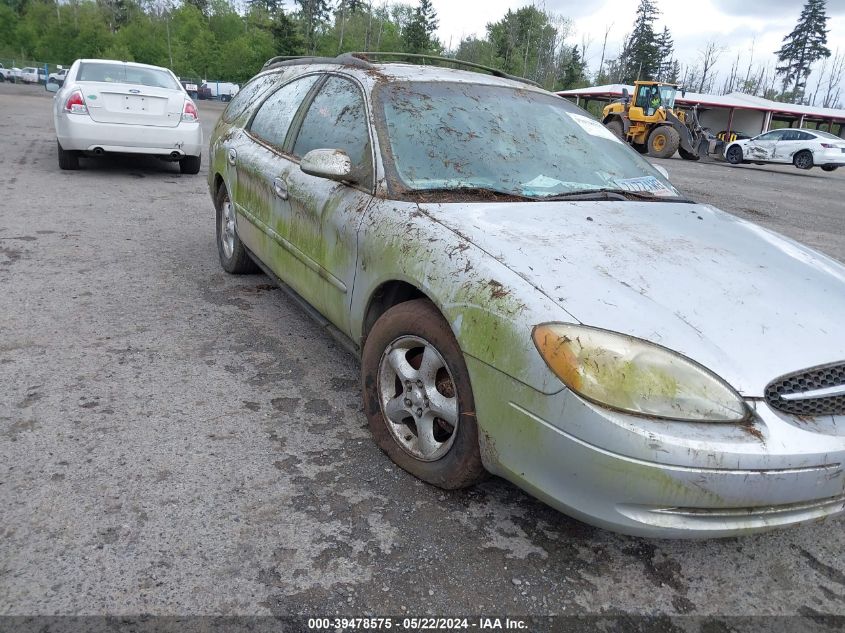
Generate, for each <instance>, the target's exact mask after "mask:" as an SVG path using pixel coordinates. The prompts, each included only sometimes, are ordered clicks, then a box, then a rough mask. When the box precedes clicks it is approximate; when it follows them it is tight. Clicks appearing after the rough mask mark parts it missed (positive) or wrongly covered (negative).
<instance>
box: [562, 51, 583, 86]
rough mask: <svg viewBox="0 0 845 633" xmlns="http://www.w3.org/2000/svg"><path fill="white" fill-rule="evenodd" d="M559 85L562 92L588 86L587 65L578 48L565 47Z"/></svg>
mask: <svg viewBox="0 0 845 633" xmlns="http://www.w3.org/2000/svg"><path fill="white" fill-rule="evenodd" d="M558 84H559V87H560V90H569V89H571V88H579V87H581V86H583V85H586V84H587V63H586V62H585V61H584V57H583V55H582V54H581V51H579V50H578V47H577V46H572V47H569V46H564V48H563V51H562V53H561V64H560V75H559V78H558Z"/></svg>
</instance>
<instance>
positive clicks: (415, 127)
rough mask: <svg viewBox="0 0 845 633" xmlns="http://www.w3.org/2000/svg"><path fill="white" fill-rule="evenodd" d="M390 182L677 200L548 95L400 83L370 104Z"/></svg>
mask: <svg viewBox="0 0 845 633" xmlns="http://www.w3.org/2000/svg"><path fill="white" fill-rule="evenodd" d="M375 101H376V104H377V111H378V115H379V116H380V117H381V118H382V124H383V126H384V129H385V130H386V132H387V137H388V138H387V139H386V140H387V142H386V143H385V142H384V141H383V142H382V144H383V145H386V147H385V152H386V154H387V155H386V156H385V164H386V166H387V169H388V170H389V171H393V172H394V173H393V174H392V175H391V180H395V181H398V184H399V185H400V186H401V187H403V188H405V189H406V190H411V191H425V190H444V189H446V190H451V189H465V190H469V189H483V190H487V191H489V190H494V191H498V192H502V193H507V194H513V195H519V196H526V197H532V198H543V197H548V196H556V195H562V194H566V193H567V192H581V191H592V190H599V189H613V190H624V191H631V192H643V193H645V194H653V195H656V196H663V197H676V196H678V195H679V194H678V192H677V191H676V190H675V188H674V187H672V185H671V184H670V183H669V182H668V181H667V180H666V179H665V178H664V177H663V176H662V175H661V174H660V173H659V172H658V171H657V170H656V169H655V168H654V167H652V165H651V164H650V163H648V162H647V161H646V160H644V159H642V158H641V157H640V156H639V155H638V154H637V153H636V152H634V150H632V149H631V148H630V147H628V146H627V145H626V144H625V143H623V142H622V141H620V140H619V139H618V138H617V137H616V136H614V135H613V134H612V133H611V132H610V131H609V130H608V129H607V128H605V127H604V126H603V125H602V124H601V123H599V122H598V121H596V120H595V119H593V118H591V117H590V116H588V115H587V113H586V112H584V111H583V110H581V109H580V108H577V107H576V106H574V105H573V104H571V103H569V102H568V101H566V100H564V99H562V98H560V97H555V96H554V95H551V94H546V93H541V92H537V91H534V90H524V89H518V88H513V87H508V86H492V85H481V84H467V83H440V82H436V83H435V82H431V83H424V82H414V83H410V82H396V83H390V84H383V85H382V86H381V87H380V88H379V89H378V93H377V96H376V99H375Z"/></svg>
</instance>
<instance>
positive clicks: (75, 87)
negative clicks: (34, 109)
mask: <svg viewBox="0 0 845 633" xmlns="http://www.w3.org/2000/svg"><path fill="white" fill-rule="evenodd" d="M47 89H48V90H50V91H56V95H55V97H54V99H53V101H54V103H53V123H54V125H55V128H56V139H57V142H58V152H59V167H60V168H61V169H78V168H79V156H80V155H95V156H101V155H103V154H106V153H121V154H149V155H153V156H158V157H159V158H162V159H164V160H170V161H178V162H179V168H180V170H181V172H182V173H183V174H196V173H198V172H199V170H200V161H201V154H202V128H201V127H200V124H199V115H198V112H197V107H196V105H195V104H194V102H193V101H192V100H191V98H190V97H189V96H188V94H187V93H186V92H185V89H184V88H182V85H181V84H180V83H179V80H178V79H177V78H176V76H175V75H174V74H173V73H172V72H171V71H170V70H168V69H167V68H161V67H159V66H149V65H147V64H135V63H131V62H121V61H111V60H103V59H78V60H76V61H75V62H74V63H73V65H72V66H71V67H70V70H69V71H68V73H67V77H66V78H65V82H64V85H63V86H61V87H59V86H58V85H57V84H55V83H52V82H51V83H48V84H47Z"/></svg>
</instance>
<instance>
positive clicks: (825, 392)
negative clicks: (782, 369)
mask: <svg viewBox="0 0 845 633" xmlns="http://www.w3.org/2000/svg"><path fill="white" fill-rule="evenodd" d="M837 387H841V389H837ZM765 395H766V402H768V403H769V405H770V406H772V407H773V408H775V409H777V410H779V411H783V412H784V413H791V414H792V415H802V416H808V417H813V416H819V415H845V362H839V363H831V364H829V365H821V366H819V367H813V368H811V369H805V370H803V371H799V372H795V373H794V374H787V375H786V376H781V377H780V378H778V379H776V380H773V381H772V382H770V383H769V384H768V385H767V386H766V393H765Z"/></svg>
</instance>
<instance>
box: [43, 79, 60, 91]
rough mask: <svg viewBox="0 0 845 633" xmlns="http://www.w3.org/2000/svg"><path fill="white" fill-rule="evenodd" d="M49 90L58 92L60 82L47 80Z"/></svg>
mask: <svg viewBox="0 0 845 633" xmlns="http://www.w3.org/2000/svg"><path fill="white" fill-rule="evenodd" d="M46 87H47V92H58V91H59V84H57V83H56V82H55V81H48V82H47V86H46Z"/></svg>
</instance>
